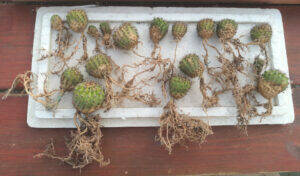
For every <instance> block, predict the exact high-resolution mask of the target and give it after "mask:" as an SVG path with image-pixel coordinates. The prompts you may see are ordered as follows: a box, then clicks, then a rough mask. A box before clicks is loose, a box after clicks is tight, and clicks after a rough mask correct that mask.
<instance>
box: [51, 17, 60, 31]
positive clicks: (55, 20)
mask: <svg viewBox="0 0 300 176" xmlns="http://www.w3.org/2000/svg"><path fill="white" fill-rule="evenodd" d="M50 22H51V28H52V29H54V30H57V31H61V30H62V29H63V21H62V19H61V18H60V16H58V15H52V17H51V19H50Z"/></svg>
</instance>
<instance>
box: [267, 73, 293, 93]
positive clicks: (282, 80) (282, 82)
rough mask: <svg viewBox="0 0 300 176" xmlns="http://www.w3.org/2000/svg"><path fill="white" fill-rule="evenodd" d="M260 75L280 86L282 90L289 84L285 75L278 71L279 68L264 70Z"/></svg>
mask: <svg viewBox="0 0 300 176" xmlns="http://www.w3.org/2000/svg"><path fill="white" fill-rule="evenodd" d="M262 76H263V78H264V80H266V81H268V82H271V83H272V84H275V85H279V86H281V87H282V88H283V90H284V89H285V88H286V87H287V86H288V84H289V79H288V78H287V77H286V76H285V74H284V73H282V72H280V71H279V70H268V71H265V72H264V74H263V75H262Z"/></svg>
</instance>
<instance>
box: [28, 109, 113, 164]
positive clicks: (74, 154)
mask: <svg viewBox="0 0 300 176" xmlns="http://www.w3.org/2000/svg"><path fill="white" fill-rule="evenodd" d="M77 120H78V121H79V123H80V125H79V124H78V123H77ZM74 123H75V125H76V127H77V129H76V130H75V131H71V133H70V139H69V140H68V141H66V146H67V149H68V151H69V152H68V154H67V155H66V156H62V157H61V156H58V155H57V154H56V153H55V149H54V143H53V141H51V143H50V144H48V145H47V146H46V149H45V150H44V152H42V153H39V154H37V155H35V156H34V157H35V158H42V157H46V158H51V159H55V160H59V161H62V162H63V163H66V164H68V165H71V166H72V167H73V168H74V169H77V168H79V169H82V168H84V167H85V166H86V165H88V164H91V163H92V162H97V163H98V164H99V166H100V167H104V166H107V165H108V164H109V163H110V160H109V159H105V158H104V156H103V154H102V151H101V147H100V145H101V138H102V136H103V135H102V132H101V129H100V127H101V126H100V117H99V116H88V117H86V118H83V117H81V115H80V114H78V113H76V114H75V116H74Z"/></svg>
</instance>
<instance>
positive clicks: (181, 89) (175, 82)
mask: <svg viewBox="0 0 300 176" xmlns="http://www.w3.org/2000/svg"><path fill="white" fill-rule="evenodd" d="M169 87H170V94H171V96H172V97H173V98H175V99H179V98H182V97H184V96H185V95H186V94H187V92H188V91H189V89H190V88H191V81H190V80H189V79H187V78H184V77H181V76H173V77H172V78H171V79H170V82H169Z"/></svg>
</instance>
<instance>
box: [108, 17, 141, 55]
mask: <svg viewBox="0 0 300 176" xmlns="http://www.w3.org/2000/svg"><path fill="white" fill-rule="evenodd" d="M113 39H114V43H115V46H117V47H118V48H121V49H125V50H131V49H133V48H134V47H136V46H137V44H138V40H139V35H138V32H137V29H136V28H135V27H134V26H132V25H131V24H130V23H123V24H122V25H121V26H120V27H119V28H118V29H117V30H116V31H115V32H114V34H113Z"/></svg>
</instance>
